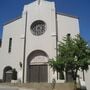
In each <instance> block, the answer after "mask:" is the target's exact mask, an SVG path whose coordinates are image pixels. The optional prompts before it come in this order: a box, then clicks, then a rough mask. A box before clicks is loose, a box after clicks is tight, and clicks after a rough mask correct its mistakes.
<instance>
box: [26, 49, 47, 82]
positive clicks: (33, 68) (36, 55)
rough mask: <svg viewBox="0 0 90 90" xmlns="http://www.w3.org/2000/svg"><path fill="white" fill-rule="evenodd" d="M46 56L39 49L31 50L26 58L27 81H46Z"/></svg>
mask: <svg viewBox="0 0 90 90" xmlns="http://www.w3.org/2000/svg"><path fill="white" fill-rule="evenodd" d="M47 62H48V56H47V54H46V53H45V52H43V51H41V50H36V51H33V52H32V53H31V54H30V55H29V56H28V58H27V82H47V81H48V65H47Z"/></svg>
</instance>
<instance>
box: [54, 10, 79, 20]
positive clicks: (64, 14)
mask: <svg viewBox="0 0 90 90" xmlns="http://www.w3.org/2000/svg"><path fill="white" fill-rule="evenodd" d="M56 14H58V15H63V16H68V17H71V18H76V19H78V18H79V17H77V16H73V15H70V14H66V13H60V12H59V13H58V12H57V13H56Z"/></svg>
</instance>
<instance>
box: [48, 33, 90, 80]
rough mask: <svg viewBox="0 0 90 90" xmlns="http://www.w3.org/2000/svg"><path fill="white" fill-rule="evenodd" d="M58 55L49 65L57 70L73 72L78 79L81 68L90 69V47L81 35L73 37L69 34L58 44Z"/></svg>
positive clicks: (74, 77)
mask: <svg viewBox="0 0 90 90" xmlns="http://www.w3.org/2000/svg"><path fill="white" fill-rule="evenodd" d="M57 51H58V55H57V57H56V58H55V59H51V60H50V61H49V65H50V66H51V67H52V68H53V69H54V70H56V71H58V72H61V71H65V72H71V74H72V78H73V80H75V81H76V77H77V73H78V71H79V70H82V71H84V70H86V71H87V70H88V69H89V67H88V66H89V60H90V48H89V47H88V46H87V42H86V41H85V40H84V39H83V38H82V37H81V36H80V35H76V37H74V38H72V37H71V36H70V35H69V34H68V35H67V36H66V37H64V38H63V41H62V42H59V44H58V48H57Z"/></svg>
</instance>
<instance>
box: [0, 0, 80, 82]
mask: <svg viewBox="0 0 90 90" xmlns="http://www.w3.org/2000/svg"><path fill="white" fill-rule="evenodd" d="M79 33H80V32H79V20H78V18H77V17H75V16H71V15H67V14H63V13H57V12H56V7H55V2H53V1H48V0H35V1H34V2H32V3H30V4H27V5H24V9H23V11H22V16H20V17H17V18H16V19H14V20H10V21H9V22H7V23H6V24H5V25H4V26H3V37H2V46H1V48H0V79H2V80H4V81H5V82H7V81H8V82H9V81H10V80H11V73H12V72H11V71H12V69H13V68H15V69H16V71H17V72H18V75H19V79H20V80H21V82H24V83H26V82H48V83H50V82H52V80H53V79H55V80H56V82H57V83H59V82H64V81H65V78H64V79H61V78H60V75H59V74H58V73H57V72H55V73H54V72H53V70H52V68H51V67H50V66H49V64H48V61H49V60H50V59H52V58H55V57H56V55H57V50H56V49H57V44H58V41H61V40H62V39H63V37H64V36H66V35H67V34H71V36H72V37H74V36H75V35H76V34H79Z"/></svg>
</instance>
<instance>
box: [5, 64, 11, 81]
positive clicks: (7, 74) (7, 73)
mask: <svg viewBox="0 0 90 90" xmlns="http://www.w3.org/2000/svg"><path fill="white" fill-rule="evenodd" d="M11 79H12V67H11V66H6V67H5V68H4V70H3V81H4V82H11Z"/></svg>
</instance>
